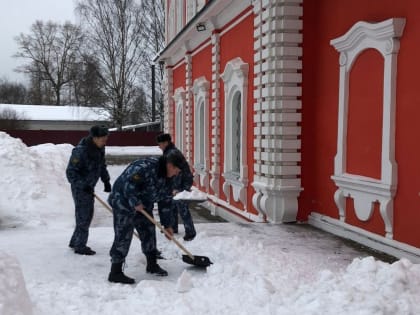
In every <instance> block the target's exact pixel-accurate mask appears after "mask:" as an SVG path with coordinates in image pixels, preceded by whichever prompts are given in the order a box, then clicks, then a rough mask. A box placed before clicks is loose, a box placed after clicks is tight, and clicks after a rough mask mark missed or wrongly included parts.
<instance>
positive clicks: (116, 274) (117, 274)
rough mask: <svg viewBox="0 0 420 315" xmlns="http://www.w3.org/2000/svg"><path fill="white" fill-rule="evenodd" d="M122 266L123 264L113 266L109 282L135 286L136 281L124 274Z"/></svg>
mask: <svg viewBox="0 0 420 315" xmlns="http://www.w3.org/2000/svg"><path fill="white" fill-rule="evenodd" d="M122 264H123V263H122V262H120V263H116V264H112V265H111V272H110V273H109V276H108V281H109V282H116V283H125V284H133V283H134V279H132V278H130V277H127V276H126V275H125V274H124V273H123V272H122Z"/></svg>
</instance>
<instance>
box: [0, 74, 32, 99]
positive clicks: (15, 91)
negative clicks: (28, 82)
mask: <svg viewBox="0 0 420 315" xmlns="http://www.w3.org/2000/svg"><path fill="white" fill-rule="evenodd" d="M27 94H28V93H27V91H26V87H25V86H24V85H23V84H22V83H13V82H9V81H8V80H6V79H4V80H1V79H0V103H3V104H27V103H26V102H27Z"/></svg>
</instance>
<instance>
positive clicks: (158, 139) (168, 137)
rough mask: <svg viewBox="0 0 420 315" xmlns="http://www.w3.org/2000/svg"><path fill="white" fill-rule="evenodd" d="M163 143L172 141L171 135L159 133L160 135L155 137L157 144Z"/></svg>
mask: <svg viewBox="0 0 420 315" xmlns="http://www.w3.org/2000/svg"><path fill="white" fill-rule="evenodd" d="M165 141H168V142H171V141H172V138H171V135H170V134H169V133H161V134H160V135H158V136H157V137H156V142H157V143H161V142H165Z"/></svg>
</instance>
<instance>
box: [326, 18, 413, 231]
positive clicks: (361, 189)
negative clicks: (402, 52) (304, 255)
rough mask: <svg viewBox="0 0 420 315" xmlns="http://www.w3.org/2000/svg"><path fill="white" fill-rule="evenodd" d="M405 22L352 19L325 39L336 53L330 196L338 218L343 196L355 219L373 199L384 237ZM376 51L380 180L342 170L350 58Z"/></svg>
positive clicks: (365, 216) (367, 213)
mask: <svg viewBox="0 0 420 315" xmlns="http://www.w3.org/2000/svg"><path fill="white" fill-rule="evenodd" d="M404 26H405V19H404V18H392V19H388V20H385V21H383V22H380V23H367V22H358V23H356V24H355V25H353V27H352V28H351V29H350V30H349V31H348V32H347V33H346V34H344V35H343V36H341V37H338V38H336V39H333V40H331V45H332V46H334V48H335V49H336V50H337V51H338V52H339V53H340V58H339V64H340V84H339V100H338V135H337V154H336V156H335V159H334V175H333V176H331V178H332V180H333V181H334V182H335V184H336V185H337V187H338V189H337V191H336V193H335V195H334V200H335V202H336V205H337V207H338V209H339V214H340V220H341V221H344V220H345V217H346V211H345V210H346V209H345V201H344V200H345V198H346V197H351V198H353V200H354V208H355V211H356V215H357V217H358V218H359V219H360V220H362V221H368V220H369V219H370V218H371V216H372V212H373V203H374V202H379V203H380V214H381V216H382V219H383V220H384V223H385V236H386V237H387V238H390V239H392V238H393V200H394V196H395V193H396V190H397V163H396V161H395V106H396V102H395V95H396V74H397V57H398V51H399V47H400V43H399V38H400V37H401V36H402V33H403V30H404ZM369 48H373V49H376V50H377V51H378V52H379V53H381V55H382V56H383V58H384V82H383V117H382V154H381V179H380V180H378V179H375V178H370V177H366V176H359V175H357V174H349V173H347V170H346V156H347V147H346V144H347V113H348V96H349V95H348V94H349V73H350V71H351V68H352V65H353V64H354V61H355V60H356V59H357V57H358V56H359V54H360V53H361V52H362V51H364V50H365V49H369Z"/></svg>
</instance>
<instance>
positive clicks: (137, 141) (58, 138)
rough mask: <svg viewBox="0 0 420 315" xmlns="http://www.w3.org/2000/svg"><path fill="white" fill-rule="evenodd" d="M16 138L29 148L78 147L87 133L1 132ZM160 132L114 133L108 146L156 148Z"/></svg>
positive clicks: (62, 131) (58, 131) (52, 131)
mask: <svg viewBox="0 0 420 315" xmlns="http://www.w3.org/2000/svg"><path fill="white" fill-rule="evenodd" d="M1 131H4V132H6V133H8V134H9V135H10V136H12V137H14V138H20V139H21V140H22V141H23V143H25V144H26V145H28V146H31V145H37V144H43V143H53V144H60V143H70V144H72V145H76V144H78V143H79V141H80V139H81V138H83V137H86V136H87V135H88V132H86V131H66V130H1ZM160 133H161V132H160V131H112V132H111V133H110V135H109V139H108V141H107V146H155V145H157V144H156V136H157V135H158V134H160Z"/></svg>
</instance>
